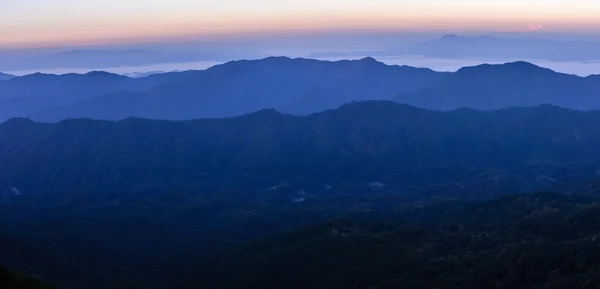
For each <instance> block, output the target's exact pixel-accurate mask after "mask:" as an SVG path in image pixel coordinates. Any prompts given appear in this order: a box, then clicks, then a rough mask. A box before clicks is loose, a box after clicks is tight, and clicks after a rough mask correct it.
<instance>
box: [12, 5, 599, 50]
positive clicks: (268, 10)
mask: <svg viewBox="0 0 600 289" xmlns="http://www.w3.org/2000/svg"><path fill="white" fill-rule="evenodd" d="M598 15H600V1H599V0H502V1H498V0H454V1H450V0H303V1H297V0H252V1H250V0H85V1H82V0H0V48H23V47H38V46H53V45H58V46H60V45H66V44H77V45H86V44H89V45H99V44H112V43H127V42H136V41H138V42H144V41H156V40H163V39H181V40H183V39H186V38H189V37H205V38H227V37H236V36H240V35H264V34H266V35H269V34H278V33H279V34H282V33H283V34H290V33H291V34H293V33H299V34H301V33H322V32H331V31H345V32H364V31H405V32H427V31H441V30H444V31H448V30H454V31H462V32H469V31H475V32H478V31H481V32H483V31H488V32H518V31H523V32H544V33H562V34H568V33H573V34H577V33H583V34H585V33H587V32H594V31H598V29H600V17H598Z"/></svg>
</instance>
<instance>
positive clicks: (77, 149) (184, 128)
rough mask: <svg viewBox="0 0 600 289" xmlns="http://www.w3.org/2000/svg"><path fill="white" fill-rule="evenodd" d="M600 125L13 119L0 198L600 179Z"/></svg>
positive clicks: (558, 114)
mask: <svg viewBox="0 0 600 289" xmlns="http://www.w3.org/2000/svg"><path fill="white" fill-rule="evenodd" d="M599 121H600V113H598V112H596V111H592V112H578V111H572V110H567V109H562V108H558V107H554V106H538V107H531V108H514V109H503V110H497V111H490V112H478V111H472V110H456V111H451V112H437V111H430V110H424V109H419V108H415V107H410V106H407V105H402V104H396V103H393V102H376V101H373V102H361V103H353V104H348V105H345V106H343V107H341V108H339V109H336V110H331V111H327V112H323V113H318V114H313V115H309V116H291V115H285V114H280V113H277V112H275V111H272V110H262V111H259V112H256V113H252V114H248V115H245V116H240V117H234V118H227V119H201V120H194V121H177V122H174V121H156V120H145V119H137V118H129V119H126V120H123V121H118V122H109V121H94V120H87V119H74V120H68V121H63V122H60V123H57V124H42V123H35V122H32V121H30V120H27V119H12V120H10V121H7V122H5V123H3V124H2V125H0V187H2V188H10V187H17V188H19V189H20V190H22V191H24V192H27V191H39V190H42V191H57V190H65V189H76V188H77V189H89V188H101V187H102V186H108V185H111V186H121V185H125V184H126V185H127V186H128V187H152V186H154V185H153V184H152V183H156V182H158V183H161V182H184V183H185V182H189V181H192V180H193V181H206V182H210V183H214V182H217V183H228V184H235V183H237V182H239V181H240V180H242V179H244V182H246V183H248V182H251V183H255V184H257V185H258V184H260V186H271V185H272V184H273V183H276V182H280V181H288V182H290V181H296V180H306V181H307V182H309V184H310V185H311V186H319V187H320V186H325V185H327V184H329V185H333V184H338V183H341V182H343V181H344V180H347V179H353V180H355V181H360V182H365V183H366V182H373V181H380V182H384V183H391V182H393V184H395V185H399V186H403V187H406V188H408V187H411V186H412V185H415V184H418V183H419V182H420V181H419V180H418V179H415V178H414V174H415V172H417V171H421V172H425V171H428V172H433V170H443V168H445V167H446V168H448V167H452V166H458V167H460V166H462V167H464V168H465V169H463V170H468V168H473V169H477V168H479V169H486V170H504V171H508V172H510V171H516V170H518V169H522V168H524V167H527V166H537V167H538V168H537V169H536V170H537V171H538V173H537V174H544V173H546V172H547V173H548V174H549V175H547V177H550V178H552V179H560V178H561V174H562V175H564V174H565V173H566V172H565V171H564V170H570V169H573V168H574V167H573V166H586V167H588V168H587V169H585V171H586V173H584V174H585V175H594V174H595V173H596V169H597V166H595V165H597V164H598V162H599V161H600V159H599V156H600V153H599V149H598V147H600V146H598V144H600V129H599V128H598V126H597V125H596V124H597V123H598V122H599ZM340 167H344V168H345V169H344V170H339V168H340ZM557 168H560V169H557ZM553 169H556V170H558V171H555V172H553V171H552V170H553ZM442 175H443V174H442ZM325 176H327V177H326V178H325ZM523 177H526V178H527V179H528V180H529V181H526V182H525V183H526V184H529V185H533V184H532V181H531V180H533V179H536V178H538V179H539V175H536V174H532V173H531V171H530V172H528V173H527V174H525V175H524V176H523ZM423 183H427V181H423ZM307 185H308V184H307Z"/></svg>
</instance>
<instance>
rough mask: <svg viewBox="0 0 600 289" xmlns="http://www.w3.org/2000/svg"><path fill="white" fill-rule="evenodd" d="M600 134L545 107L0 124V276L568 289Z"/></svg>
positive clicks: (132, 283)
mask: <svg viewBox="0 0 600 289" xmlns="http://www.w3.org/2000/svg"><path fill="white" fill-rule="evenodd" d="M183 81H187V80H183ZM598 123H600V111H595V110H593V111H577V110H571V109H565V108H560V107H557V106H554V105H539V106H533V107H524V108H504V109H499V110H485V111H484V110H474V109H469V108H460V109H456V110H451V111H438V110H430V109H423V108H417V107H413V106H410V105H407V104H400V103H397V102H393V101H363V102H352V103H349V104H345V105H342V106H341V107H339V108H336V109H333V110H328V111H324V112H319V113H313V114H309V115H303V116H294V115H290V114H284V113H281V112H278V111H276V110H273V109H263V110H259V111H256V112H253V113H249V114H245V115H242V116H237V117H229V118H208V119H197V120H185V121H173V120H150V119H141V118H131V117H130V118H126V119H124V120H119V121H106V120H91V119H70V120H63V121H60V122H57V123H40V122H35V121H32V120H30V119H27V118H13V119H10V120H8V121H6V122H4V123H2V124H0V247H1V248H3V249H4V251H3V252H2V254H0V264H3V265H6V266H8V267H9V268H11V270H17V271H19V272H24V273H26V274H30V275H32V276H35V277H39V278H41V279H43V280H46V281H49V282H52V283H54V284H57V285H58V286H60V288H65V289H71V288H73V289H76V288H92V289H96V288H98V289H99V288H166V289H170V288H182V287H190V285H189V284H194V286H192V287H198V288H257V287H258V288H267V289H268V288H281V287H284V288H398V287H399V288H447V287H445V285H448V284H450V283H451V284H457V288H489V286H490V284H494V286H495V284H496V283H498V282H500V281H496V280H502V281H501V282H503V283H505V287H501V288H543V287H539V286H538V287H536V286H537V285H539V284H546V283H547V282H550V281H547V280H546V279H545V276H548V274H549V273H551V272H554V271H556V270H560V272H561V273H560V276H558V275H557V273H556V272H554V273H552V274H551V276H554V277H553V278H554V279H552V280H554V281H552V282H555V283H556V284H558V285H557V286H559V287H557V288H579V287H568V285H569V284H570V283H569V282H575V281H574V280H577V281H579V280H587V279H590V278H592V277H593V276H596V275H594V274H596V273H594V272H596V271H595V270H598V268H599V267H598V261H597V260H600V259H598V258H597V256H596V255H595V254H596V253H594V252H598V250H596V249H597V248H596V246H597V243H596V241H595V239H594V236H596V232H597V225H596V224H598V222H596V221H595V218H597V215H598V214H597V213H596V211H597V204H595V203H596V202H597V200H599V198H600V189H598V188H600V186H599V185H598V184H600V182H599V181H598V176H599V175H600V127H599V126H598V125H597V124H598ZM539 190H548V191H552V192H556V193H557V194H555V195H551V196H548V195H543V194H542V195H540V194H535V192H536V191H539ZM532 193H534V194H532ZM332 219H333V220H334V221H332ZM336 220H343V221H336ZM398 220H401V221H400V222H398ZM307 226H308V227H307ZM279 234H281V235H279ZM268 236H272V237H269V238H267V239H261V240H257V239H260V238H263V237H268ZM247 242H250V243H247ZM559 249H560V250H559ZM548 252H554V255H552V256H554V257H553V258H554V259H552V260H553V262H548V259H547V258H548V255H547V253H548ZM300 256H301V257H300ZM403 256H404V257H405V258H403ZM577 256H590V257H589V258H582V257H577ZM388 257H389V258H388ZM291 260H296V261H295V263H294V262H291ZM518 260H521V261H518ZM532 262H533V263H532ZM289 263H293V264H292V265H285V264H289ZM309 264H314V265H313V266H309ZM473 264H477V265H478V266H474V265H473ZM531 264H533V265H531ZM284 265H285V266H284ZM296 265H297V266H296ZM346 265H348V266H350V267H348V266H346ZM515 266H521V267H516V268H521V269H522V271H519V272H526V273H524V276H520V275H518V274H516V273H515V272H512V273H510V274H509V271H510V269H511V268H515ZM411 268H412V269H411ZM581 268H589V270H588V271H586V270H584V269H581ZM521 269H520V270H521ZM513 271H514V270H513ZM440 272H446V273H444V274H442V273H440ZM448 272H451V273H448ZM0 273H1V272H0ZM296 273H297V274H296ZM329 273H331V274H329ZM475 273H476V274H475ZM271 274H274V275H272V276H271ZM515 274H516V275H515ZM555 275H556V276H555ZM407 276H408V277H407ZM492 276H500V277H494V278H492ZM402 280H404V281H402ZM402 282H404V283H402ZM452 282H454V283H452ZM186 284H187V285H188V286H184V285H186ZM432 284H434V285H436V286H438V287H435V286H432ZM594 284H596V283H594ZM594 284H592V285H594ZM241 285H246V286H241ZM359 285H360V286H359ZM561 285H562V287H561ZM252 286H254V287H252ZM352 286H354V287H352ZM381 286H387V287H381ZM419 286H420V287H419ZM469 286H471V287H469ZM528 286H529V287H528ZM540 286H541V285H540ZM496 287H498V286H496ZM591 288H595V287H593V286H592V287H591Z"/></svg>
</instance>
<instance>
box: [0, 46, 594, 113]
mask: <svg viewBox="0 0 600 289" xmlns="http://www.w3.org/2000/svg"><path fill="white" fill-rule="evenodd" d="M448 38H452V39H454V38H455V37H452V36H448ZM365 100H395V101H398V102H401V103H406V104H410V105H414V106H418V107H423V108H429V109H438V110H451V109H455V108H460V107H470V108H475V109H499V108H505V107H511V106H535V105H542V104H554V105H558V106H561V107H565V108H572V109H582V110H587V109H600V78H599V77H598V76H594V75H592V76H588V77H579V76H575V75H569V74H563V73H558V72H555V71H552V70H550V69H547V68H542V67H539V66H536V65H534V64H531V63H528V62H523V61H518V62H510V63H505V64H499V65H490V64H483V65H478V66H473V67H464V68H462V69H460V70H458V71H457V72H454V73H443V72H435V71H433V70H430V69H425V68H414V67H409V66H395V65H386V64H384V63H381V62H379V61H377V60H375V59H374V58H371V57H367V58H363V59H360V60H342V61H319V60H312V59H303V58H295V59H292V58H288V57H268V58H264V59H258V60H240V61H231V62H228V63H225V64H222V65H217V66H214V67H211V68H209V69H206V70H198V71H184V72H170V73H161V74H152V75H150V76H146V77H141V78H130V77H125V76H120V75H115V74H109V73H106V72H93V73H88V74H84V75H77V74H67V75H60V76H56V75H45V74H34V75H27V76H22V77H17V78H14V79H11V80H9V81H4V82H2V83H0V120H3V119H4V120H5V119H7V118H10V117H30V118H32V119H34V120H38V121H46V122H55V121H59V120H63V119H70V118H93V119H105V120H119V119H125V118H128V117H141V118H152V119H169V120H189V119H197V118H207V117H211V118H214V117H216V118H219V117H231V116H236V115H243V114H246V113H250V112H253V111H258V110H261V109H267V108H273V109H276V110H278V111H282V112H285V113H290V114H295V115H304V114H311V113H315V112H320V111H325V110H328V109H334V108H337V107H339V106H341V105H344V104H346V103H349V102H352V101H365Z"/></svg>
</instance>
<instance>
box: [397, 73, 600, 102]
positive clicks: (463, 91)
mask: <svg viewBox="0 0 600 289" xmlns="http://www.w3.org/2000/svg"><path fill="white" fill-rule="evenodd" d="M396 100H397V101H398V102H401V103H408V104H411V105H415V106H419V107H426V108H431V109H440V110H451V109H456V108H461V107H469V108H474V109H500V108H506V107H513V106H532V105H541V104H553V105H557V106H561V107H565V108H571V109H581V110H588V109H598V108H600V80H599V79H598V78H595V77H585V78H584V77H579V76H575V75H568V74H562V73H557V72H554V71H552V70H550V69H546V68H542V67H539V66H535V65H533V64H530V63H527V62H512V63H506V64H502V65H488V64H483V65H479V66H474V67H464V68H462V69H460V70H458V71H457V72H455V73H453V74H452V75H450V76H448V77H446V78H445V79H444V80H443V81H442V82H440V83H437V84H435V85H433V86H431V87H427V88H425V89H422V90H418V91H414V92H409V93H403V94H400V95H398V96H397V98H396Z"/></svg>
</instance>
